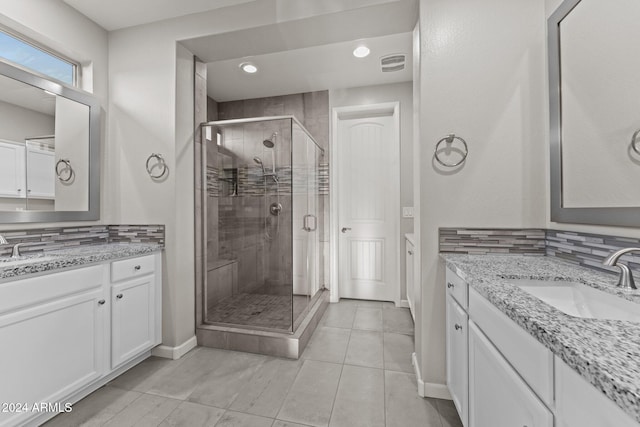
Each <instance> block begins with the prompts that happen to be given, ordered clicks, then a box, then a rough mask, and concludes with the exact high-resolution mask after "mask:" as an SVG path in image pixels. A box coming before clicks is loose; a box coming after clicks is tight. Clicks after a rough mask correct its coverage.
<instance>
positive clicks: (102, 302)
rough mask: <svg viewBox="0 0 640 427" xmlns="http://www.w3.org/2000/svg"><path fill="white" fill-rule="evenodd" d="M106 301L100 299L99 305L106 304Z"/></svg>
mask: <svg viewBox="0 0 640 427" xmlns="http://www.w3.org/2000/svg"><path fill="white" fill-rule="evenodd" d="M105 302H106V301H105V300H103V299H101V300H100V301H98V305H104V303H105Z"/></svg>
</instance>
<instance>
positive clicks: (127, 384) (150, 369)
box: [109, 356, 187, 393]
mask: <svg viewBox="0 0 640 427" xmlns="http://www.w3.org/2000/svg"><path fill="white" fill-rule="evenodd" d="M185 360H187V359H186V357H185V358H182V359H178V360H171V359H165V358H162V357H153V356H152V357H150V358H148V359H147V360H145V361H143V362H142V363H140V364H138V365H136V366H134V367H133V368H131V369H129V370H128V371H127V372H125V373H124V374H122V375H120V376H119V377H117V378H115V379H114V380H113V381H111V382H110V383H109V385H110V386H114V387H118V388H122V389H125V390H134V391H140V392H143V393H144V392H146V391H147V390H149V388H151V386H152V385H153V382H154V381H155V380H156V379H157V378H160V377H162V376H163V375H165V374H166V373H167V372H169V371H171V370H173V369H175V368H176V367H177V366H178V365H180V364H181V363H183V362H184V361H185Z"/></svg>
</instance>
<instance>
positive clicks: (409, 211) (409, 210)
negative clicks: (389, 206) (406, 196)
mask: <svg viewBox="0 0 640 427" xmlns="http://www.w3.org/2000/svg"><path fill="white" fill-rule="evenodd" d="M402 218H413V206H405V207H403V208H402Z"/></svg>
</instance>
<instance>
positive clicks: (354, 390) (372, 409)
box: [329, 365, 385, 427]
mask: <svg viewBox="0 0 640 427" xmlns="http://www.w3.org/2000/svg"><path fill="white" fill-rule="evenodd" d="M384 417H385V413H384V371H383V370H381V369H374V368H365V367H360V366H350V365H345V366H344V367H343V369H342V376H341V377H340V383H339V384H338V392H337V394H336V401H335V403H334V405H333V413H332V414H331V421H330V423H329V425H330V426H331V427H385V420H384Z"/></svg>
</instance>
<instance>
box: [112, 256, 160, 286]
mask: <svg viewBox="0 0 640 427" xmlns="http://www.w3.org/2000/svg"><path fill="white" fill-rule="evenodd" d="M155 268H156V264H155V256H154V255H146V256H142V257H138V258H131V259H125V260H122V261H114V262H112V263H111V281H112V282H118V281H120V280H125V279H130V278H132V277H139V276H144V275H146V274H151V273H153V272H154V271H155Z"/></svg>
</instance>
